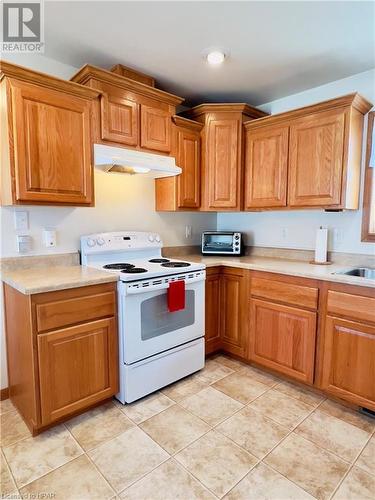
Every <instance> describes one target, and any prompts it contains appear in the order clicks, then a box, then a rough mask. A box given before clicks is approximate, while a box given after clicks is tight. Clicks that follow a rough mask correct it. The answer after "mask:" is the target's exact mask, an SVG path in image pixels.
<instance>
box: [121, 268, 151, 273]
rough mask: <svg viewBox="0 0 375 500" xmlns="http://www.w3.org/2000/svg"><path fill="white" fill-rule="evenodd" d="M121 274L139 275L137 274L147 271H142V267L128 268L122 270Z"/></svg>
mask: <svg viewBox="0 0 375 500" xmlns="http://www.w3.org/2000/svg"><path fill="white" fill-rule="evenodd" d="M122 272H123V273H130V274H139V273H147V269H144V268H143V267H130V268H129V269H123V270H122Z"/></svg>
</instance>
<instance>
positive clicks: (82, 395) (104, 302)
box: [4, 283, 118, 434]
mask: <svg viewBox="0 0 375 500" xmlns="http://www.w3.org/2000/svg"><path fill="white" fill-rule="evenodd" d="M4 304H5V318H6V341H7V358H8V375H9V396H10V399H11V400H12V402H13V403H14V404H15V406H16V407H17V408H18V410H19V412H20V413H21V415H22V416H23V418H24V420H25V422H26V423H27V425H28V427H29V428H30V430H31V431H32V432H33V434H37V433H38V432H40V431H41V430H43V429H45V428H46V427H48V426H50V425H51V424H52V423H55V422H59V421H61V420H63V419H66V418H69V417H71V416H73V415H75V414H77V413H80V412H82V411H85V410H86V409H88V408H90V407H91V406H93V405H95V404H97V403H99V402H101V401H104V400H106V399H108V398H110V397H112V396H113V395H114V394H116V392H117V391H118V338H117V323H116V286H115V284H114V283H109V284H103V285H92V286H86V287H82V288H76V289H70V290H61V291H57V292H46V293H39V294H35V295H31V296H30V295H23V294H22V293H20V292H18V291H17V290H15V289H14V288H11V287H10V286H8V285H4ZM20 360H22V363H20Z"/></svg>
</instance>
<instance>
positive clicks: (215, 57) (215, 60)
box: [206, 50, 225, 66]
mask: <svg viewBox="0 0 375 500" xmlns="http://www.w3.org/2000/svg"><path fill="white" fill-rule="evenodd" d="M206 58H207V62H208V64H212V65H214V66H216V65H218V64H222V63H223V62H224V60H225V54H224V52H222V51H221V50H212V51H211V52H209V53H208V54H207V56H206Z"/></svg>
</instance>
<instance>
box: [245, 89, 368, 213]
mask: <svg viewBox="0 0 375 500" xmlns="http://www.w3.org/2000/svg"><path fill="white" fill-rule="evenodd" d="M370 108H371V104H370V103H369V102H367V101H366V100H365V99H364V98H363V97H361V96H360V95H359V94H349V95H347V96H343V97H339V98H337V99H331V100H329V101H325V102H321V103H318V104H314V105H311V106H306V107H305V108H300V109H296V110H292V111H287V112H285V113H280V114H277V115H271V116H269V117H265V118H261V119H259V120H253V121H250V122H248V123H246V124H245V129H246V145H245V147H246V161H245V179H246V185H245V186H246V187H245V210H261V209H268V208H275V209H276V208H279V209H285V208H290V209H295V208H326V209H357V208H358V198H359V180H360V169H361V149H362V132H363V117H364V115H365V114H366V113H367V112H368V111H369V110H370Z"/></svg>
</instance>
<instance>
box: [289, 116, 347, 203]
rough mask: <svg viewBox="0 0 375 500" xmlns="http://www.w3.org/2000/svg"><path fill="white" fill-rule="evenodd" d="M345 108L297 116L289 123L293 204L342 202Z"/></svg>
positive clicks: (290, 189)
mask: <svg viewBox="0 0 375 500" xmlns="http://www.w3.org/2000/svg"><path fill="white" fill-rule="evenodd" d="M344 132H345V112H344V111H343V110H333V111H327V112H323V113H315V114H312V115H310V116H307V117H304V118H300V119H297V120H295V121H293V122H292V124H291V127H290V145H289V199H288V204H289V205H290V206H292V207H299V206H306V207H309V206H310V207H314V206H330V205H340V202H341V192H342V176H343V155H344Z"/></svg>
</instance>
